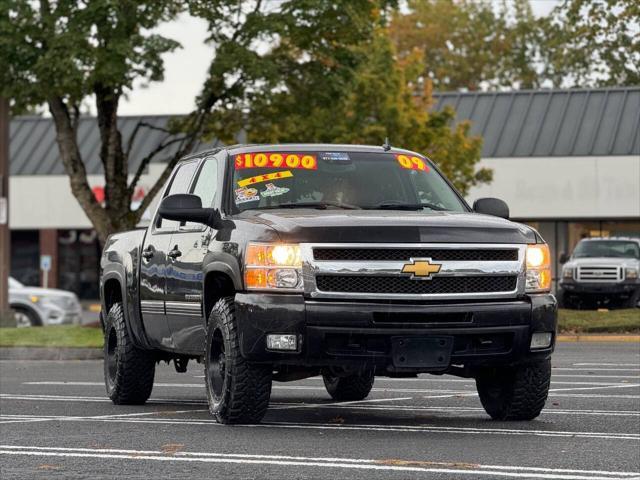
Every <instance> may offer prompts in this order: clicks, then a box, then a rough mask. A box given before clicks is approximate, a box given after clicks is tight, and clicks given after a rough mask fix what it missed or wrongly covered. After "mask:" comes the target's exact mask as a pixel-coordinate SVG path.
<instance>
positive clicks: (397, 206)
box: [363, 202, 447, 211]
mask: <svg viewBox="0 0 640 480" xmlns="http://www.w3.org/2000/svg"><path fill="white" fill-rule="evenodd" d="M363 208H365V209H367V210H422V209H423V208H430V209H431V210H437V211H446V210H447V209H446V208H444V207H441V206H440V205H436V204H435V203H396V202H382V203H379V204H377V205H369V206H367V207H363Z"/></svg>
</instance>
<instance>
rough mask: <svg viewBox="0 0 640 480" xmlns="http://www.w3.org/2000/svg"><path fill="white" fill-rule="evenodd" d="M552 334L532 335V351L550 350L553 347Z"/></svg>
mask: <svg viewBox="0 0 640 480" xmlns="http://www.w3.org/2000/svg"><path fill="white" fill-rule="evenodd" d="M552 338H553V333H551V332H536V333H534V334H533V335H531V346H530V348H531V350H539V349H541V348H549V347H550V346H551V339H552Z"/></svg>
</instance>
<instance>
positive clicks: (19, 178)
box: [9, 164, 164, 230]
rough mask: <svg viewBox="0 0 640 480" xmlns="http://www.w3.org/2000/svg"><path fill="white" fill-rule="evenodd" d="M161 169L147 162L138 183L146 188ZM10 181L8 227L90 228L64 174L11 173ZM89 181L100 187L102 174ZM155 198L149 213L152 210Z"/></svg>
mask: <svg viewBox="0 0 640 480" xmlns="http://www.w3.org/2000/svg"><path fill="white" fill-rule="evenodd" d="M163 169H164V165H161V164H152V165H150V166H149V169H148V172H147V173H146V174H145V175H143V176H142V178H141V179H140V182H139V183H138V185H140V186H143V187H145V188H146V190H149V189H150V188H151V187H152V186H153V184H154V182H155V180H156V179H157V178H158V177H159V176H160V174H161V173H162V170H163ZM10 182H11V183H10V189H9V194H10V199H9V208H10V217H9V222H10V228H11V229H12V230H17V229H33V230H40V229H49V228H55V229H61V230H62V229H72V228H74V229H75V228H91V223H90V222H89V219H88V218H87V216H86V215H85V214H84V212H83V211H82V208H80V205H79V204H78V202H77V200H76V199H75V197H74V196H73V194H72V193H71V187H70V186H69V178H68V177H67V176H65V175H14V176H12V177H10ZM89 184H90V185H91V186H92V187H94V186H103V185H104V177H102V176H99V175H92V176H90V177H89ZM158 197H159V196H158ZM158 197H156V199H155V200H154V202H153V203H152V205H151V207H150V208H149V212H154V211H155V206H156V202H157V199H158Z"/></svg>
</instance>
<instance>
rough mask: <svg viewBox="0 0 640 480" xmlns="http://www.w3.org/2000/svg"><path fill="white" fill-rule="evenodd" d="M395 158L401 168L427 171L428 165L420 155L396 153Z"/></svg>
mask: <svg viewBox="0 0 640 480" xmlns="http://www.w3.org/2000/svg"><path fill="white" fill-rule="evenodd" d="M396 160H397V161H398V163H399V164H400V166H401V167H402V168H406V169H407V170H422V171H423V172H428V171H429V166H428V165H427V162H425V161H424V160H423V159H421V158H420V157H416V156H414V155H411V156H409V155H396Z"/></svg>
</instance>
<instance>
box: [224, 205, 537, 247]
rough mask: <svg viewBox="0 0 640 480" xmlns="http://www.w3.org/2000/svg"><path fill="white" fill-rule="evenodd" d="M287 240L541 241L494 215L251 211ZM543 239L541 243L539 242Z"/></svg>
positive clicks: (244, 216) (247, 216)
mask: <svg viewBox="0 0 640 480" xmlns="http://www.w3.org/2000/svg"><path fill="white" fill-rule="evenodd" d="M235 218H236V219H238V220H245V221H248V222H252V223H253V222H259V223H262V224H264V225H268V226H269V227H271V228H273V229H274V230H275V231H276V232H278V234H279V236H280V239H281V240H282V241H287V242H324V243H332V242H335V243H339V242H345V243H355V242H361V243H367V242H368V243H383V242H389V243H431V242H433V243H445V242H447V243H536V241H537V235H536V233H535V231H534V230H533V229H531V228H530V227H527V226H526V225H522V224H519V223H515V222H511V221H509V220H504V219H502V218H498V217H492V216H489V215H480V214H477V213H458V212H428V213H426V212H423V211H416V212H413V211H398V210H385V211H380V210H317V209H295V210H289V209H279V210H263V211H259V210H247V211H245V212H243V213H241V214H239V215H237V216H236V217H235ZM538 241H540V240H538Z"/></svg>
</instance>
